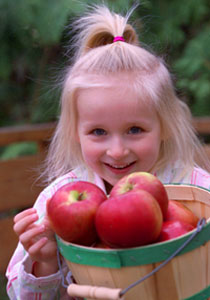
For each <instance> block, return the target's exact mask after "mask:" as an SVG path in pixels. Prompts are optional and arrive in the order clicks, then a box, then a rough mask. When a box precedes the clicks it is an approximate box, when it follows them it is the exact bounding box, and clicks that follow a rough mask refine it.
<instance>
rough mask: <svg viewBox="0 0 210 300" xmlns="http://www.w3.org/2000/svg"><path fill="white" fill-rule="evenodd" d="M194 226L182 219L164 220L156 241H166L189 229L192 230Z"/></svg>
mask: <svg viewBox="0 0 210 300" xmlns="http://www.w3.org/2000/svg"><path fill="white" fill-rule="evenodd" d="M194 228H195V226H193V225H192V224H189V223H186V222H183V221H179V220H178V221H177V220H172V221H164V222H163V225H162V229H161V232H160V235H159V238H158V242H164V241H168V240H171V239H174V238H177V237H179V236H181V235H183V234H185V233H188V232H189V231H191V230H193V229H194Z"/></svg>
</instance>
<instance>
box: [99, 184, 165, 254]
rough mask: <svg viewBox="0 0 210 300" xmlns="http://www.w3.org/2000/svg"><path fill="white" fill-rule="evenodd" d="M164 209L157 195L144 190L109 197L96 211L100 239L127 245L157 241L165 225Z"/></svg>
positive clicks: (119, 245) (113, 243)
mask: <svg viewBox="0 0 210 300" xmlns="http://www.w3.org/2000/svg"><path fill="white" fill-rule="evenodd" d="M162 220H163V216H162V212H161V209H160V206H159V205H158V202H157V201H156V200H155V198H154V197H153V196H152V195H151V194H149V193H148V192H146V191H144V190H132V191H129V192H127V193H124V194H120V195H117V196H112V197H110V198H109V199H108V200H107V201H105V202H103V203H102V204H101V205H100V207H99V208H98V210H97V213H96V218H95V224H96V229H97V232H98V236H99V238H100V240H101V241H103V242H104V243H105V244H107V245H109V246H110V247H115V248H127V247H136V246H141V245H146V244H149V243H152V242H153V241H155V240H156V239H157V238H158V236H159V234H160V230H161V227H162Z"/></svg>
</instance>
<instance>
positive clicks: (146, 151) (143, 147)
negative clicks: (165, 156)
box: [138, 137, 161, 159]
mask: <svg viewBox="0 0 210 300" xmlns="http://www.w3.org/2000/svg"><path fill="white" fill-rule="evenodd" d="M160 144H161V140H160V138H159V137H149V138H147V139H145V140H144V141H142V142H141V144H140V147H139V149H138V150H139V153H140V154H141V155H143V156H145V157H148V158H154V159H155V158H157V157H158V155H159V151H160Z"/></svg>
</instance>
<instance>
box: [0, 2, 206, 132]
mask: <svg viewBox="0 0 210 300" xmlns="http://www.w3.org/2000/svg"><path fill="white" fill-rule="evenodd" d="M93 3H97V4H100V3H102V1H93V0H85V1H84V0H83V1H78V0H59V1H57V0H45V1H42V0H18V1H15V2H14V1H13V0H0V19H1V26H0V38H1V47H0V80H1V84H0V107H1V109H0V126H8V125H14V124H15V125H16V124H23V123H41V122H48V121H54V120H56V118H57V115H58V111H59V104H58V102H59V101H58V99H59V93H60V90H59V77H60V74H62V68H63V66H65V65H66V64H67V63H69V60H68V57H67V55H65V52H66V50H67V49H66V47H68V45H69V40H70V36H69V34H68V31H69V29H68V28H69V27H68V25H69V24H71V21H72V20H73V19H74V18H75V17H76V16H77V15H79V14H81V13H82V12H83V11H84V10H85V7H86V4H87V5H91V4H93ZM107 3H108V4H109V5H110V7H111V8H114V9H116V10H117V11H120V12H122V13H125V12H126V11H127V10H128V8H130V7H131V5H132V4H133V3H134V1H129V0H107ZM209 20H210V1H209V0H199V1H197V0H188V1H187V2H184V1H183V0H171V1H167V0H158V1H157V0H144V1H142V3H141V4H140V5H139V6H138V8H137V9H136V10H135V12H134V14H133V16H132V17H131V21H133V22H134V25H135V26H136V28H137V30H138V33H139V37H140V40H141V42H142V43H143V44H145V45H149V47H150V48H152V49H153V50H154V51H155V52H157V53H158V54H159V55H161V56H163V57H164V58H165V60H166V62H167V64H168V66H169V68H170V70H171V72H172V74H174V76H175V78H176V81H175V84H176V87H177V89H178V91H179V93H180V95H181V97H183V98H185V99H186V100H187V101H188V103H189V105H190V107H191V109H192V112H193V114H194V115H206V114H210V101H209V98H210V84H209V82H210V47H209V44H210V21H209ZM68 55H69V56H71V52H70V53H68Z"/></svg>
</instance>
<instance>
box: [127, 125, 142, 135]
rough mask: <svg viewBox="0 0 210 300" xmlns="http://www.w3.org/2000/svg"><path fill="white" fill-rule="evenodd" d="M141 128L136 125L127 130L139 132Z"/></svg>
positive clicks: (131, 132) (133, 132) (134, 132)
mask: <svg viewBox="0 0 210 300" xmlns="http://www.w3.org/2000/svg"><path fill="white" fill-rule="evenodd" d="M141 132H142V129H141V128H140V127H137V126H133V127H131V128H130V129H129V130H128V134H138V133H141Z"/></svg>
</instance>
